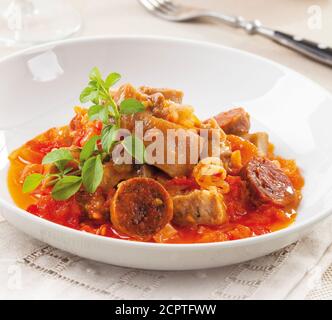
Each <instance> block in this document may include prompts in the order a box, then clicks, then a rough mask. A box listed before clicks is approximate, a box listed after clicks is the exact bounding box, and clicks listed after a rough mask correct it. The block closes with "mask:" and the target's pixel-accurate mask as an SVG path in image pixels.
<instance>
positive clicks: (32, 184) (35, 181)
mask: <svg viewBox="0 0 332 320" xmlns="http://www.w3.org/2000/svg"><path fill="white" fill-rule="evenodd" d="M43 179H44V176H43V175H42V174H39V173H33V174H30V175H29V176H27V177H26V178H25V180H24V183H23V189H22V191H23V193H29V192H32V191H34V190H36V189H37V188H38V187H39V185H40V184H41V182H42V181H43Z"/></svg>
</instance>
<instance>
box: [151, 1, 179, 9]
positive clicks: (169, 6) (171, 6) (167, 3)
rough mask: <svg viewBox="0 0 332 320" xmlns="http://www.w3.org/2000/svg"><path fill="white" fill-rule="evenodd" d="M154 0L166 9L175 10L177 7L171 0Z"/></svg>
mask: <svg viewBox="0 0 332 320" xmlns="http://www.w3.org/2000/svg"><path fill="white" fill-rule="evenodd" d="M155 1H156V2H158V3H159V4H160V5H161V6H162V7H164V8H165V9H167V10H168V11H176V10H177V9H178V8H177V5H176V4H174V3H173V2H172V1H169V0H155Z"/></svg>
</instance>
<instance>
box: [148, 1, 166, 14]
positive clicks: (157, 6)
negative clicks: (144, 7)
mask: <svg viewBox="0 0 332 320" xmlns="http://www.w3.org/2000/svg"><path fill="white" fill-rule="evenodd" d="M146 1H149V2H150V4H151V5H152V6H153V7H154V10H155V11H159V13H162V14H166V15H167V14H169V13H170V10H168V8H166V7H164V6H163V5H161V4H160V3H159V2H158V1H157V0H146Z"/></svg>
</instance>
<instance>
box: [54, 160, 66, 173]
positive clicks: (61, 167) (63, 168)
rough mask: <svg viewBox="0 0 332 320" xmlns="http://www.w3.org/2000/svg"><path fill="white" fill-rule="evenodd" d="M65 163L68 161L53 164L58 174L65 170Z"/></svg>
mask: <svg viewBox="0 0 332 320" xmlns="http://www.w3.org/2000/svg"><path fill="white" fill-rule="evenodd" d="M67 163H68V160H60V161H56V162H54V164H55V165H56V167H57V168H58V170H59V171H60V172H62V171H64V170H65V166H66V164H67Z"/></svg>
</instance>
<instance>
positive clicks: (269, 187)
mask: <svg viewBox="0 0 332 320" xmlns="http://www.w3.org/2000/svg"><path fill="white" fill-rule="evenodd" d="M241 173H242V177H243V178H244V179H245V180H246V182H247V186H248V189H249V192H250V195H251V200H252V202H253V203H254V204H256V205H259V204H262V203H272V204H275V205H278V206H282V207H285V206H287V205H288V204H290V203H292V202H293V201H294V200H295V198H296V195H295V191H294V188H293V185H292V182H291V181H290V179H289V178H288V177H287V175H286V174H285V173H284V172H283V171H282V170H281V169H279V168H278V167H277V166H276V165H275V164H274V163H273V162H272V161H270V160H269V159H266V158H259V157H256V158H253V159H252V160H250V161H249V162H248V163H247V165H246V166H244V167H243V169H242V172H241Z"/></svg>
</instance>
